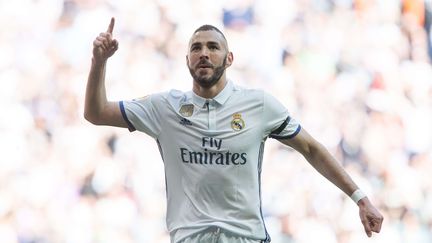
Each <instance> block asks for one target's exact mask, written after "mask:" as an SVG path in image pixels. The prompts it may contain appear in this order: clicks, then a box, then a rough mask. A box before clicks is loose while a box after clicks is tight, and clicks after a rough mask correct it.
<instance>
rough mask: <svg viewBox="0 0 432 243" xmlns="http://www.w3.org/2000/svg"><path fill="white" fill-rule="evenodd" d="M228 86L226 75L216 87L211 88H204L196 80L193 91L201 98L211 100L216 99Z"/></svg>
mask: <svg viewBox="0 0 432 243" xmlns="http://www.w3.org/2000/svg"><path fill="white" fill-rule="evenodd" d="M226 84H227V80H226V78H225V75H223V76H222V77H221V78H220V79H219V81H218V82H217V83H216V84H215V85H213V86H211V87H210V88H204V87H202V86H200V85H199V84H198V82H196V81H195V80H194V82H193V87H192V91H193V92H194V93H195V94H196V95H198V96H200V97H203V98H206V99H211V98H214V97H216V95H218V94H219V93H220V92H221V91H222V90H223V89H224V88H225V85H226Z"/></svg>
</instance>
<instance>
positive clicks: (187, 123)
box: [180, 118, 192, 126]
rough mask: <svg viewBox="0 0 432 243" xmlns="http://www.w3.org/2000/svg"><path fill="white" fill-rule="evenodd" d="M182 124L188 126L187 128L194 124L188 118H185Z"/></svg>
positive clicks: (181, 121)
mask: <svg viewBox="0 0 432 243" xmlns="http://www.w3.org/2000/svg"><path fill="white" fill-rule="evenodd" d="M180 124H182V125H185V126H186V125H187V126H192V122H191V121H189V120H188V119H186V118H183V119H181V120H180Z"/></svg>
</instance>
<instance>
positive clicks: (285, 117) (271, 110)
mask: <svg viewBox="0 0 432 243" xmlns="http://www.w3.org/2000/svg"><path fill="white" fill-rule="evenodd" d="M263 113H264V121H265V124H264V125H265V129H264V131H265V134H266V135H267V136H268V137H270V138H275V139H290V138H293V137H295V136H296V135H297V134H298V133H299V132H300V130H301V126H300V124H299V123H298V122H297V121H296V120H295V119H294V118H293V117H291V115H290V113H289V112H288V110H287V109H286V108H285V106H284V105H282V104H281V103H280V102H279V101H278V100H277V99H276V98H274V97H273V96H271V95H270V94H267V93H265V92H264V112H263Z"/></svg>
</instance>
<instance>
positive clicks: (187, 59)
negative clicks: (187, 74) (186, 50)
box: [186, 55, 189, 67]
mask: <svg viewBox="0 0 432 243" xmlns="http://www.w3.org/2000/svg"><path fill="white" fill-rule="evenodd" d="M186 65H187V66H188V67H189V57H188V55H186Z"/></svg>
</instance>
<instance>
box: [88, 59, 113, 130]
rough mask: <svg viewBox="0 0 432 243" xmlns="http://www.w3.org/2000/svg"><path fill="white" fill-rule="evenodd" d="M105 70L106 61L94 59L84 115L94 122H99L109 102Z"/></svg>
mask: <svg viewBox="0 0 432 243" xmlns="http://www.w3.org/2000/svg"><path fill="white" fill-rule="evenodd" d="M105 70H106V61H96V60H95V59H94V58H93V59H92V64H91V68H90V73H89V77H88V80H87V87H86V94H85V105H84V117H85V118H86V119H87V120H88V121H90V122H92V123H97V121H98V117H99V116H100V114H101V113H102V111H103V109H104V108H105V106H106V105H107V103H108V101H107V97H106V90H105Z"/></svg>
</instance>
